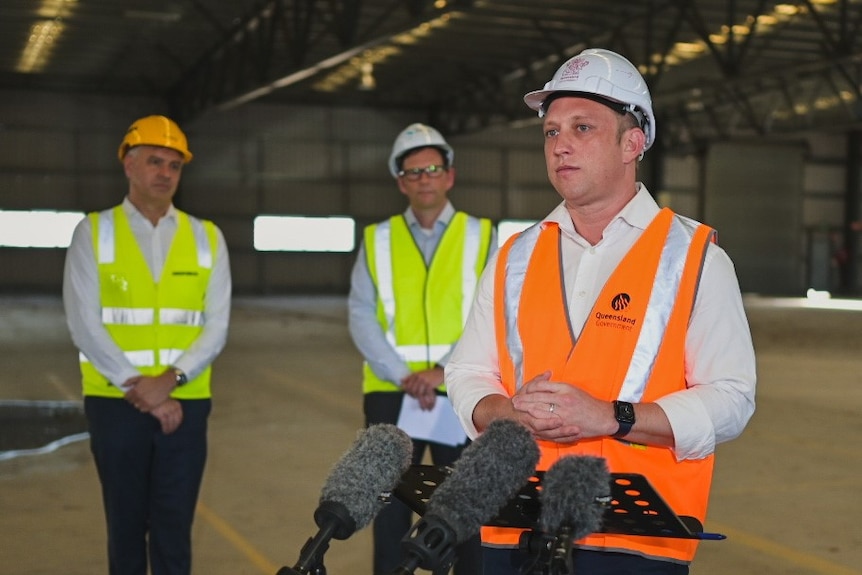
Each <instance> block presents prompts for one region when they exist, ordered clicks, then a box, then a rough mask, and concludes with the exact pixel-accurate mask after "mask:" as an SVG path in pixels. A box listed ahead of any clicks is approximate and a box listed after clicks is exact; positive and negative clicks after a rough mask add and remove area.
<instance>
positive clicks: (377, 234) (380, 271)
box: [374, 220, 396, 347]
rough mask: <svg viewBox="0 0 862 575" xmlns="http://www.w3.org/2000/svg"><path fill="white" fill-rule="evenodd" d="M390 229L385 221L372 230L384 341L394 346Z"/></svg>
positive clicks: (393, 298)
mask: <svg viewBox="0 0 862 575" xmlns="http://www.w3.org/2000/svg"><path fill="white" fill-rule="evenodd" d="M391 234H392V228H391V225H390V223H389V221H388V220H387V221H386V222H383V223H381V224H378V225H377V227H376V228H375V229H374V269H375V270H376V273H377V297H379V298H380V303H381V304H382V305H383V316H384V317H385V318H386V329H385V330H383V331H384V332H385V333H386V341H388V342H389V345H391V346H392V347H396V345H395V292H394V288H393V286H392V252H391V250H390V247H389V238H390V237H391Z"/></svg>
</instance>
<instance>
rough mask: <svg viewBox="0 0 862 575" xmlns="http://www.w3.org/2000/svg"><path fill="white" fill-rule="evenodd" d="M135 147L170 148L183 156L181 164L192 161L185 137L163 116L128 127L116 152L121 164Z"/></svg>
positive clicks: (149, 118)
mask: <svg viewBox="0 0 862 575" xmlns="http://www.w3.org/2000/svg"><path fill="white" fill-rule="evenodd" d="M135 146H161V147H162V148H170V149H172V150H176V151H178V152H179V153H181V154H182V155H183V163H185V164H188V163H189V162H191V161H192V153H191V152H190V151H189V143H188V141H187V140H186V135H185V134H184V133H183V131H182V130H180V127H179V126H177V124H176V122H174V121H173V120H171V119H170V118H167V117H165V116H147V117H145V118H141V119H139V120H136V121H135V123H134V124H132V125H131V126H129V129H128V130H127V131H126V135H125V137H124V138H123V142H122V143H121V144H120V149H119V150H118V152H117V155H118V156H119V157H120V161H121V162H122V161H123V158H125V157H126V152H128V151H129V149H130V148H134V147H135Z"/></svg>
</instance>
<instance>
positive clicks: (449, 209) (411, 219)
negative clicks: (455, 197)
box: [404, 201, 455, 228]
mask: <svg viewBox="0 0 862 575" xmlns="http://www.w3.org/2000/svg"><path fill="white" fill-rule="evenodd" d="M453 217H455V207H454V206H453V205H452V202H448V201H447V202H446V206H445V207H444V208H443V211H442V212H440V215H439V216H437V219H436V220H435V221H434V227H435V228H437V227H443V228H445V227H447V226H448V225H449V222H451V221H452V218H453ZM404 219H405V220H407V225H409V226H410V227H411V228H412V227H417V228H421V226H420V225H419V220H417V219H416V214H414V213H413V210H412V209H411V208H410V207H409V206H408V207H407V209H406V210H405V211H404Z"/></svg>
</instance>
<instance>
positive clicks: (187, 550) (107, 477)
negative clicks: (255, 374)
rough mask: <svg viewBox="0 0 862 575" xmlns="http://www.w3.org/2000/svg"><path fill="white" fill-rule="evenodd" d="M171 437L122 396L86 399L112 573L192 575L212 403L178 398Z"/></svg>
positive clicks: (124, 574)
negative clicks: (178, 415)
mask: <svg viewBox="0 0 862 575" xmlns="http://www.w3.org/2000/svg"><path fill="white" fill-rule="evenodd" d="M181 403H182V407H183V422H182V424H181V425H180V427H179V428H178V429H177V430H176V431H174V432H173V433H172V434H170V435H165V434H164V433H162V431H161V426H160V425H159V422H158V420H157V419H156V418H155V417H153V416H152V415H149V414H146V413H140V412H139V411H137V410H136V409H135V408H134V407H132V406H131V405H130V404H129V403H127V402H126V401H125V400H123V399H110V398H102V397H87V398H85V400H84V410H85V413H86V415H87V420H88V422H89V426H90V449H91V451H92V453H93V458H94V459H95V462H96V469H97V471H98V473H99V480H100V482H101V484H102V501H103V504H104V508H105V519H106V522H107V528H108V563H109V572H110V573H111V575H146V573H147V559H148V556H149V563H150V568H151V569H152V574H153V575H188V574H189V573H190V572H191V561H192V554H191V528H192V521H193V519H194V513H195V506H196V505H197V499H198V492H199V490H200V484H201V479H202V477H203V471H204V465H205V463H206V456H207V439H206V432H207V418H208V416H209V413H210V409H211V407H212V404H211V402H210V400H208V399H204V400H194V401H182V402H181Z"/></svg>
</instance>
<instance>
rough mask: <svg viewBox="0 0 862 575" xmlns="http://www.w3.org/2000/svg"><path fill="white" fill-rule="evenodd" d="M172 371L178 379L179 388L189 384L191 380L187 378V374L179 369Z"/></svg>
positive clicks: (173, 368)
mask: <svg viewBox="0 0 862 575" xmlns="http://www.w3.org/2000/svg"><path fill="white" fill-rule="evenodd" d="M171 370H172V371H173V372H174V375H175V376H176V378H177V387H180V386H181V385H185V384H186V383H188V381H189V378H188V377H187V376H186V372H184V371H183V370H181V369H180V368H178V367H172V368H171Z"/></svg>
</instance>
